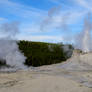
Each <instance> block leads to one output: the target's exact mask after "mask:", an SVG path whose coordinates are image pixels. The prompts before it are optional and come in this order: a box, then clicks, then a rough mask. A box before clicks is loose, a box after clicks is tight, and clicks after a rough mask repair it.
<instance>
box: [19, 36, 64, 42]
mask: <svg viewBox="0 0 92 92" xmlns="http://www.w3.org/2000/svg"><path fill="white" fill-rule="evenodd" d="M18 40H29V41H48V42H62V41H63V40H64V39H63V38H62V37H61V36H48V35H35V36H28V35H19V36H18Z"/></svg>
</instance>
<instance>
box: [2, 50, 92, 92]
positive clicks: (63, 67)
mask: <svg viewBox="0 0 92 92" xmlns="http://www.w3.org/2000/svg"><path fill="white" fill-rule="evenodd" d="M91 65H92V53H88V54H80V53H79V52H78V51H75V52H74V54H73V56H72V58H70V59H69V60H67V62H64V63H62V64H56V65H50V66H42V67H38V68H31V69H28V70H25V71H17V72H0V92H92V66H91Z"/></svg>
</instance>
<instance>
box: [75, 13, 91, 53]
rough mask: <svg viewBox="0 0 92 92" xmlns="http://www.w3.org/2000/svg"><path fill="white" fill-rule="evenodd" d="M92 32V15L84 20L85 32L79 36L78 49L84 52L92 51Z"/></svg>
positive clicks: (77, 40)
mask: <svg viewBox="0 0 92 92" xmlns="http://www.w3.org/2000/svg"><path fill="white" fill-rule="evenodd" d="M91 30H92V23H91V18H90V14H88V17H87V18H86V19H85V20H84V28H83V31H82V32H81V33H80V34H79V35H78V37H77V39H76V44H77V45H76V47H77V48H78V49H81V50H82V51H84V52H89V51H91V50H92V39H91Z"/></svg>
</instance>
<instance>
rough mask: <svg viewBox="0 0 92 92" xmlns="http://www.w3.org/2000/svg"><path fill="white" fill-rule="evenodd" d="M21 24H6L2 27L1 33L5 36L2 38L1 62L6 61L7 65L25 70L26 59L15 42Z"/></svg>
mask: <svg viewBox="0 0 92 92" xmlns="http://www.w3.org/2000/svg"><path fill="white" fill-rule="evenodd" d="M18 26H19V23H17V22H12V23H5V24H2V25H1V27H0V31H1V33H2V34H4V36H3V37H1V38H0V61H2V62H3V61H5V62H6V64H7V65H9V66H11V67H13V68H17V69H24V68H25V66H24V64H23V63H24V62H25V59H26V57H24V55H23V53H21V52H20V50H19V48H18V45H17V42H16V41H15V40H16V39H15V38H16V35H17V34H18V32H19V27H18Z"/></svg>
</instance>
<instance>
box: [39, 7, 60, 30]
mask: <svg viewBox="0 0 92 92" xmlns="http://www.w3.org/2000/svg"><path fill="white" fill-rule="evenodd" d="M60 9H61V7H60V6H58V7H53V8H51V9H50V10H49V11H48V16H47V17H46V18H45V19H44V20H43V21H42V23H41V25H40V30H41V31H44V30H45V31H46V30H47V28H49V27H50V26H51V24H53V17H54V15H55V14H58V13H59V12H60Z"/></svg>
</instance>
